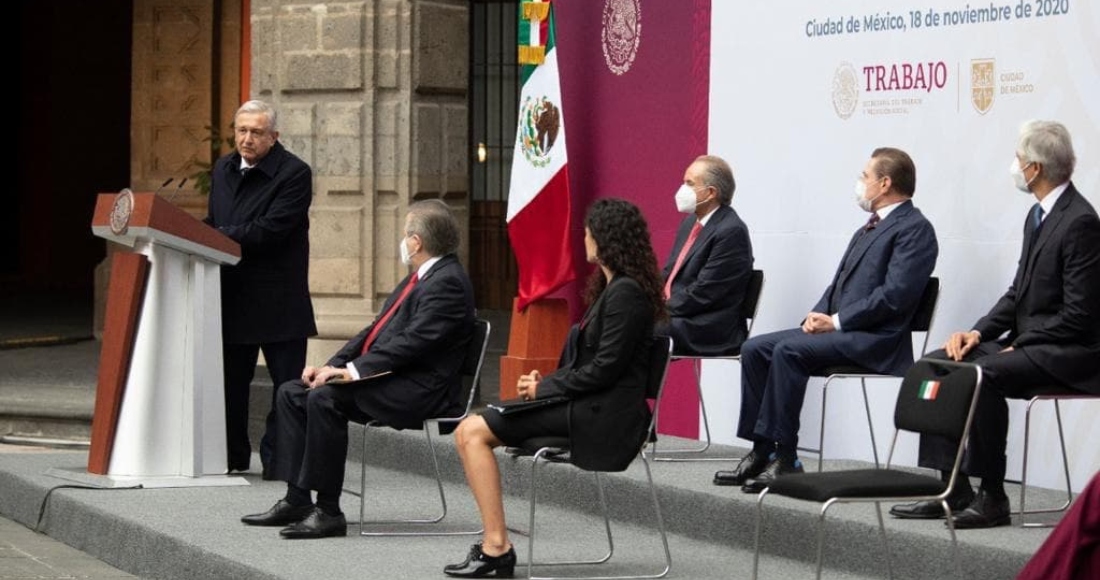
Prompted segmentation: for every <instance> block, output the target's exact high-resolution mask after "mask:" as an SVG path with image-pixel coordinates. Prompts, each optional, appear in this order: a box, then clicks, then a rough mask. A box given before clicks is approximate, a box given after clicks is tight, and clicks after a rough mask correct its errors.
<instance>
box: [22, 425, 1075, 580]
mask: <svg viewBox="0 0 1100 580" xmlns="http://www.w3.org/2000/svg"><path fill="white" fill-rule="evenodd" d="M351 442H352V443H351V448H352V452H351V454H350V457H351V458H352V459H357V458H358V457H359V456H360V453H361V450H362V447H363V442H362V437H361V429H360V428H359V427H358V426H353V430H352V436H351ZM662 443H664V444H668V445H676V444H677V443H683V442H681V441H678V440H676V439H674V438H669V437H664V438H662ZM367 446H368V448H369V449H370V453H369V454H367V459H366V462H367V478H368V485H367V502H368V504H367V505H368V511H369V514H368V517H371V518H379V517H381V518H385V517H399V516H401V515H403V514H410V515H424V514H425V513H426V512H428V511H430V510H431V509H432V508H433V505H435V504H437V503H438V496H437V495H436V491H435V483H434V481H433V480H432V479H430V478H429V477H426V475H427V474H428V473H429V471H428V470H429V465H430V463H429V462H430V455H429V454H428V453H427V446H426V444H425V440H424V435H423V433H422V432H419V431H393V430H373V431H372V432H371V438H370V440H369V441H368V442H367ZM437 446H438V447H437V449H438V451H439V452H440V456H441V461H442V465H443V469H444V472H445V473H444V477H445V479H446V480H447V484H446V492H447V499H448V506H449V508H450V512H449V514H448V516H447V518H446V520H445V522H446V523H445V525H443V526H442V528H443V529H445V530H447V531H458V530H464V529H467V530H468V529H477V528H478V527H479V523H478V519H477V514H476V510H475V507H474V505H473V500H472V498H471V497H470V495H469V492H468V490H467V488H466V486H465V484H464V480H463V475H462V471H461V468H460V466H459V463H458V458H457V455H456V454H455V450H454V446H453V443H452V439H451V438H450V437H444V438H440V439H439V440H438V442H437ZM742 451H744V450H741V449H736V448H731V447H724V446H719V447H717V448H715V449H714V451H713V452H714V453H715V454H716V455H727V454H737V453H739V452H742ZM86 460H87V453H86V452H84V451H56V450H53V451H44V452H41V453H35V452H23V453H13V454H0V516H3V517H5V518H8V519H11V520H14V521H16V522H19V523H20V524H22V525H24V526H27V527H28V528H32V529H38V530H39V531H40V532H41V533H43V534H46V535H48V536H49V537H50V538H53V539H56V540H59V541H61V542H64V543H65V544H68V545H69V546H72V547H74V548H77V549H79V550H81V551H83V552H85V553H88V554H90V555H92V556H94V557H96V558H99V559H100V560H103V561H104V562H106V563H108V564H110V565H111V566H114V567H116V568H118V569H120V570H123V571H125V572H127V573H129V574H132V575H134V576H137V577H139V578H145V579H164V580H175V579H179V580H197V579H226V578H233V579H239V580H252V579H256V580H260V579H264V580H269V579H298V578H301V579H306V578H310V579H315V578H387V579H389V578H393V579H401V578H443V577H444V576H443V574H442V568H443V566H444V565H445V564H448V563H451V562H456V561H460V560H461V559H462V558H463V557H464V555H465V553H466V551H467V549H468V547H469V544H470V543H471V542H472V541H473V539H474V538H473V537H471V536H451V537H445V536H434V537H421V538H409V537H362V536H359V535H358V534H357V533H356V532H357V526H356V525H355V523H354V522H357V521H358V514H359V500H358V498H356V497H354V496H353V495H351V494H345V496H344V500H343V503H342V505H343V509H344V511H345V512H346V513H347V515H348V519H349V523H350V525H349V536H348V537H346V538H330V539H324V540H297V541H289V540H282V539H280V538H279V536H278V530H277V529H276V528H255V527H248V526H244V525H242V524H241V523H240V522H239V517H240V516H241V515H243V514H246V513H253V512H259V511H263V510H266V509H267V508H268V507H270V505H271V504H272V503H274V502H275V500H276V499H278V498H279V497H281V496H282V494H283V492H284V489H285V486H284V484H282V483H281V482H270V481H263V480H261V478H260V477H259V476H258V474H246V475H243V476H241V477H244V478H245V479H246V480H247V481H248V483H249V484H250V485H246V486H238V487H212V488H176V489H78V488H72V487H69V486H71V485H72V484H73V482H71V481H66V480H62V479H59V478H55V477H52V476H49V475H47V472H48V471H49V470H51V469H80V468H81V467H82V466H83V465H85V463H86ZM258 463H259V461H258V458H254V460H253V464H254V465H258ZM359 465H360V464H359V463H358V462H355V461H351V462H349V464H348V472H347V474H348V477H347V481H346V486H347V488H348V489H352V490H356V491H357V490H358V488H359V472H360V469H359ZM731 465H732V463H722V462H711V463H657V464H655V465H654V477H655V478H656V481H657V483H658V486H659V489H658V494H659V497H660V501H661V506H662V510H663V513H664V517H665V522H666V524H667V527H668V530H669V532H670V534H671V535H670V547H671V551H672V558H673V564H672V570H671V572H670V574H669V577H670V578H691V579H711V578H714V579H718V578H722V579H729V578H748V577H749V576H750V572H751V564H752V546H753V525H754V517H755V506H756V496H754V495H746V494H743V493H741V492H740V490H739V489H736V488H727V487H715V486H713V485H712V484H711V477H712V474H713V472H714V470H716V469H721V468H727V467H729V466H731ZM858 465H860V464H858V463H855V462H843V461H841V462H827V463H826V468H827V469H838V468H844V467H854V466H858ZM501 466H502V470H503V473H504V487H505V491H506V504H505V507H506V510H507V514H508V517H509V525H510V526H513V527H515V528H519V529H526V527H527V496H526V493H527V489H528V473H529V462H528V461H527V460H524V459H518V460H517V459H514V458H511V457H506V456H503V455H502V457H501ZM548 467H549V468H548V469H546V470H545V471H543V475H544V476H545V478H544V479H541V480H540V481H541V484H542V485H540V489H539V491H540V501H541V502H544V503H543V504H540V505H545V506H546V508H545V510H541V509H540V512H539V513H540V520H539V521H540V522H541V524H540V527H539V529H538V533H539V536H538V537H539V544H537V546H536V549H538V550H539V552H538V558H539V559H543V558H547V559H557V558H572V557H589V556H592V557H598V556H599V555H600V554H601V552H600V550H599V547H600V542H601V541H602V536H601V534H602V522H601V521H600V520H599V519H598V518H597V517H595V516H594V514H595V513H596V510H595V508H594V506H595V494H594V488H593V487H592V477H591V475H590V474H586V473H584V472H581V471H579V470H577V469H575V468H572V467H570V466H564V465H550V466H548ZM807 467H808V468H816V464H815V463H814V462H813V461H812V460H811V461H808V462H807ZM256 471H258V470H256ZM644 478H645V474H644V471H643V469H642V466H641V463H640V462H638V461H635V463H634V465H632V466H631V468H630V469H629V470H627V471H626V472H623V473H618V474H612V475H611V476H610V478H609V480H608V484H609V485H608V488H609V501H610V502H611V505H612V510H613V513H614V515H613V518H614V521H613V528H614V532H615V555H614V557H613V559H612V560H611V561H610V562H609V563H607V564H604V565H602V567H578V568H569V569H565V570H564V571H561V572H562V573H563V574H571V573H572V574H588V575H593V574H601V575H602V574H621V573H631V572H636V573H646V572H649V571H653V570H654V569H660V567H661V556H660V549H661V547H660V543H659V540H658V537H657V535H656V534H655V533H654V532H653V531H652V530H651V528H650V526H651V525H652V519H651V515H650V513H651V512H650V510H648V509H647V507H648V503H647V502H648V496H647V490H646V487H645V485H644V481H645V479H644ZM1009 493H1010V494H1013V493H1018V490H1017V489H1013V488H1011V487H1010V489H1009ZM1012 497H1013V498H1014V501H1015V497H1016V496H1015V495H1013V496H1012ZM1057 500H1058V494H1056V493H1054V492H1052V491H1050V490H1036V492H1035V493H1034V494H1032V493H1030V492H1029V505H1030V504H1031V502H1032V501H1034V502H1036V503H1037V504H1038V503H1039V502H1046V503H1047V504H1055V503H1057ZM767 506H768V510H767V511H766V514H767V519H766V533H765V537H764V556H763V560H762V573H763V574H762V577H763V578H783V579H787V578H808V577H812V572H813V558H814V557H815V553H814V540H815V538H814V534H813V532H814V526H815V523H816V517H817V515H816V513H817V512H816V505H814V504H809V503H803V502H796V501H790V500H784V499H783V498H769V501H768V502H767ZM1016 521H1018V520H1016ZM874 522H875V520H874V512H873V510H872V508H870V507H869V506H837V507H834V508H833V509H832V510H830V516H829V520H828V534H827V539H826V548H825V550H826V555H825V562H826V566H827V570H826V574H825V577H827V578H847V579H862V578H885V577H886V567H885V561H884V560H883V557H882V555H881V553H880V547H881V544H880V539H879V536H878V533H877V528H876V526H875V523H874ZM887 528H888V532H889V538H890V542H891V547H892V550H893V558H894V573H895V578H898V579H940V578H953V577H955V575H954V573H953V568H952V565H951V560H950V559H949V555H950V552H949V548H950V543H949V536H948V534H947V530H946V529H945V528H944V525H943V522H942V521H900V520H894V519H888V521H887ZM1047 534H1048V531H1047V530H1043V529H1021V528H1019V527H1017V526H1013V527H1004V528H998V529H994V530H977V531H973V530H971V531H960V532H959V540H960V546H961V549H962V551H963V558H964V562H965V567H966V574H967V578H972V579H976V580H987V579H988V580H1006V579H1009V580H1010V579H1011V578H1013V577H1014V576H1015V574H1016V572H1017V571H1018V570H1019V569H1020V568H1021V567H1022V566H1023V564H1024V563H1025V562H1026V561H1027V559H1028V558H1029V557H1030V556H1031V554H1033V553H1034V552H1035V550H1036V549H1037V548H1038V546H1039V545H1040V544H1041V543H1042V541H1043V540H1044V539H1045V538H1046V536H1047ZM512 540H513V542H514V543H515V544H516V547H517V551H518V553H519V557H520V560H521V561H524V562H525V561H526V557H527V544H526V537H524V536H522V535H519V534H515V535H513V538H512ZM522 572H523V571H522V570H517V575H519V574H520V573H522ZM547 572H550V571H549V570H548V569H547V568H536V574H543V575H545V574H546V573H547Z"/></svg>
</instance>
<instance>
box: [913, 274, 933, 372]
mask: <svg viewBox="0 0 1100 580" xmlns="http://www.w3.org/2000/svg"><path fill="white" fill-rule="evenodd" d="M939 298H940V279H939V278H937V277H935V276H932V277H930V278H928V284H926V285H925V286H924V293H923V294H921V296H920V302H919V303H918V304H917V311H916V312H914V313H913V322H912V324H910V325H909V328H910V329H911V330H912V331H913V332H928V329H930V328H932V319H933V318H934V317H935V314H936V303H937V302H939ZM922 354H923V353H922Z"/></svg>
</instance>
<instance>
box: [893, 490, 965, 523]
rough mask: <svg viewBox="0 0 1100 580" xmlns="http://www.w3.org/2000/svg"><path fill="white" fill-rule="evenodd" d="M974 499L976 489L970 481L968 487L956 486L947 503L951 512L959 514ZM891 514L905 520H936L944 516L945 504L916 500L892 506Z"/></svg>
mask: <svg viewBox="0 0 1100 580" xmlns="http://www.w3.org/2000/svg"><path fill="white" fill-rule="evenodd" d="M972 501H974V489H973V488H971V487H970V484H969V483H968V484H967V485H966V489H962V490H960V489H959V488H957V487H956V488H955V491H953V492H952V493H951V495H949V496H947V505H948V506H949V507H950V508H951V513H954V514H958V513H959V512H961V511H963V510H964V509H966V507H967V506H969V505H970V502H972ZM890 515H892V516H894V517H895V518H901V519H903V520H936V519H940V518H943V517H944V515H945V514H944V513H943V504H941V503H940V502H938V501H934V500H929V501H915V502H913V503H903V504H898V505H896V506H894V507H891V508H890Z"/></svg>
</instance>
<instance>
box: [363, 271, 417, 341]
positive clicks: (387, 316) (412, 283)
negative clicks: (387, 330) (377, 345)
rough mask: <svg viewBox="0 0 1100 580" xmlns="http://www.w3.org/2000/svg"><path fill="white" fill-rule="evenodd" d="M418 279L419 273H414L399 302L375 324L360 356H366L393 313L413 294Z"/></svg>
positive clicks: (399, 297)
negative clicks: (410, 293)
mask: <svg viewBox="0 0 1100 580" xmlns="http://www.w3.org/2000/svg"><path fill="white" fill-rule="evenodd" d="M418 279H419V272H413V275H412V277H411V278H409V283H408V284H405V288H404V289H403V290H401V294H400V295H399V296H398V297H397V300H394V301H393V304H390V307H389V308H388V309H386V313H385V314H383V315H382V318H379V319H378V322H375V323H374V327H373V328H371V329H370V334H368V335H367V339H366V340H364V341H363V348H362V350H360V351H359V354H360V355H363V354H366V352H367V349H369V348H370V345H371V344H373V343H374V339H376V338H378V334H379V333H380V332H382V327H383V326H385V325H386V323H387V322H389V321H390V318H391V317H393V313H394V312H397V308H398V307H400V306H401V303H402V302H404V301H405V297H407V296H408V295H409V292H412V289H413V286H415V285H416V281H417V280H418Z"/></svg>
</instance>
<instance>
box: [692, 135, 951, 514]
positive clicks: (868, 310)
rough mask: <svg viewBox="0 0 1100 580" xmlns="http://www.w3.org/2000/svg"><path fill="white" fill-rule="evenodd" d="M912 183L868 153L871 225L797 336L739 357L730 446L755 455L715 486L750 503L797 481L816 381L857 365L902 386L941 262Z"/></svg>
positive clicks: (861, 188) (865, 182)
mask: <svg viewBox="0 0 1100 580" xmlns="http://www.w3.org/2000/svg"><path fill="white" fill-rule="evenodd" d="M916 175H917V174H916V168H915V167H914V165H913V160H912V159H910V157H909V155H908V154H907V153H905V152H904V151H901V150H899V149H893V148H885V147H884V148H880V149H876V150H875V151H874V152H873V153H872V154H871V159H870V160H869V161H868V162H867V165H866V166H865V167H864V169H863V174H862V176H861V177H860V178H859V180H857V181H856V202H857V203H858V204H859V206H860V207H861V208H862V209H863V210H864V211H867V212H869V213H870V214H871V218H870V219H869V220H868V221H867V224H866V225H864V226H860V228H859V229H858V230H856V233H855V235H853V236H852V240H851V242H849V244H848V249H847V251H846V252H845V253H844V257H843V258H841V260H840V266H839V267H838V268H837V271H836V275H835V276H834V277H833V281H832V284H830V285H829V287H828V288H826V289H825V293H824V294H823V295H822V296H821V300H819V301H818V303H817V305H815V306H814V307H813V309H812V310H811V311H810V313H809V314H807V315H806V318H805V320H803V321H802V326H801V327H800V328H794V329H790V330H782V331H779V332H773V333H770V334H764V335H761V336H757V337H754V338H750V339H749V340H747V341H746V342H745V344H744V345H743V346H742V347H741V418H740V423H739V424H738V427H737V436H738V437H741V438H743V439H749V440H751V441H752V442H753V449H752V452H751V453H749V454H748V455H746V456H745V457H744V459H742V460H741V463H740V464H738V466H737V468H736V469H734V470H733V471H719V472H717V473H715V474H714V483H715V484H716V485H740V486H742V488H741V489H742V491H745V492H746V493H758V492H759V491H761V490H762V489H764V488H765V487H767V485H768V483H769V482H770V481H771V480H772V479H773V478H775V477H777V476H780V475H784V474H787V473H798V472H801V471H802V462H801V461H799V460H798V457H797V451H796V449H797V445H798V429H799V415H800V414H801V411H802V401H803V399H804V398H805V395H806V383H807V381H808V380H809V378H810V376H811V375H813V373H815V372H816V371H819V370H821V369H823V368H825V367H828V366H835V365H858V366H861V367H865V368H868V369H871V370H873V371H875V372H878V373H884V374H893V375H899V376H900V375H902V374H903V373H904V372H905V370H906V369H907V368H909V366H910V365H912V364H913V344H912V342H913V341H912V334H911V332H910V328H909V325H910V322H911V320H912V318H913V314H914V313H915V312H916V310H917V306H918V303H919V302H920V297H921V294H923V292H924V287H925V286H926V285H927V283H928V279H929V277H930V276H931V275H932V270H933V269H934V268H935V267H936V258H937V256H938V255H939V246H938V245H937V243H936V232H935V230H934V229H933V228H932V224H931V223H929V222H928V220H927V219H925V217H924V215H922V214H921V212H920V210H918V209H917V208H916V207H914V206H913V202H912V197H913V192H914V190H915V189H916V181H917V177H916Z"/></svg>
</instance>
